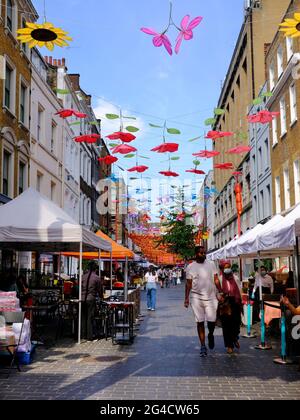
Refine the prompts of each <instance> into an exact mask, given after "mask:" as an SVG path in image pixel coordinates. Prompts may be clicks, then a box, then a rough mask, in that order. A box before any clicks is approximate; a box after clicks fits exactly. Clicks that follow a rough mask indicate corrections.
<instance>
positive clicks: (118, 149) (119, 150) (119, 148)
mask: <svg viewBox="0 0 300 420" xmlns="http://www.w3.org/2000/svg"><path fill="white" fill-rule="evenodd" d="M136 151H137V149H136V148H135V147H132V146H128V145H127V144H122V145H121V146H117V147H114V148H113V149H112V153H113V154H114V155H115V154H116V153H121V154H122V155H127V154H128V153H133V152H136Z"/></svg>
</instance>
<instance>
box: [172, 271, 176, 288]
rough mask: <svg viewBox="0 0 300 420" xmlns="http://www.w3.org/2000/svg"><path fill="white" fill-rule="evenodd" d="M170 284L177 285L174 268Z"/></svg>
mask: <svg viewBox="0 0 300 420" xmlns="http://www.w3.org/2000/svg"><path fill="white" fill-rule="evenodd" d="M172 284H173V286H176V285H177V271H176V268H173V270H172Z"/></svg>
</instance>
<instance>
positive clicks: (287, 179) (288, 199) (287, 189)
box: [283, 169, 291, 210]
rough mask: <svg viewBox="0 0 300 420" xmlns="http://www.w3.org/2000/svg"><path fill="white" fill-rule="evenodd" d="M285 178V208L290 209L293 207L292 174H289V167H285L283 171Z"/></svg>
mask: <svg viewBox="0 0 300 420" xmlns="http://www.w3.org/2000/svg"><path fill="white" fill-rule="evenodd" d="M283 180H284V201H285V209H286V210H288V209H289V208H290V207H291V196H290V174H289V170H288V169H285V170H284V171H283Z"/></svg>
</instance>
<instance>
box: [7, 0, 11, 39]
mask: <svg viewBox="0 0 300 420" xmlns="http://www.w3.org/2000/svg"><path fill="white" fill-rule="evenodd" d="M6 26H7V27H8V29H9V30H10V31H11V32H12V31H13V3H12V0H6Z"/></svg>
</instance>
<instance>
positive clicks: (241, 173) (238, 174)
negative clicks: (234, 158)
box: [232, 171, 243, 176]
mask: <svg viewBox="0 0 300 420" xmlns="http://www.w3.org/2000/svg"><path fill="white" fill-rule="evenodd" d="M232 175H234V176H241V175H243V172H240V171H236V172H233V173H232Z"/></svg>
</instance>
